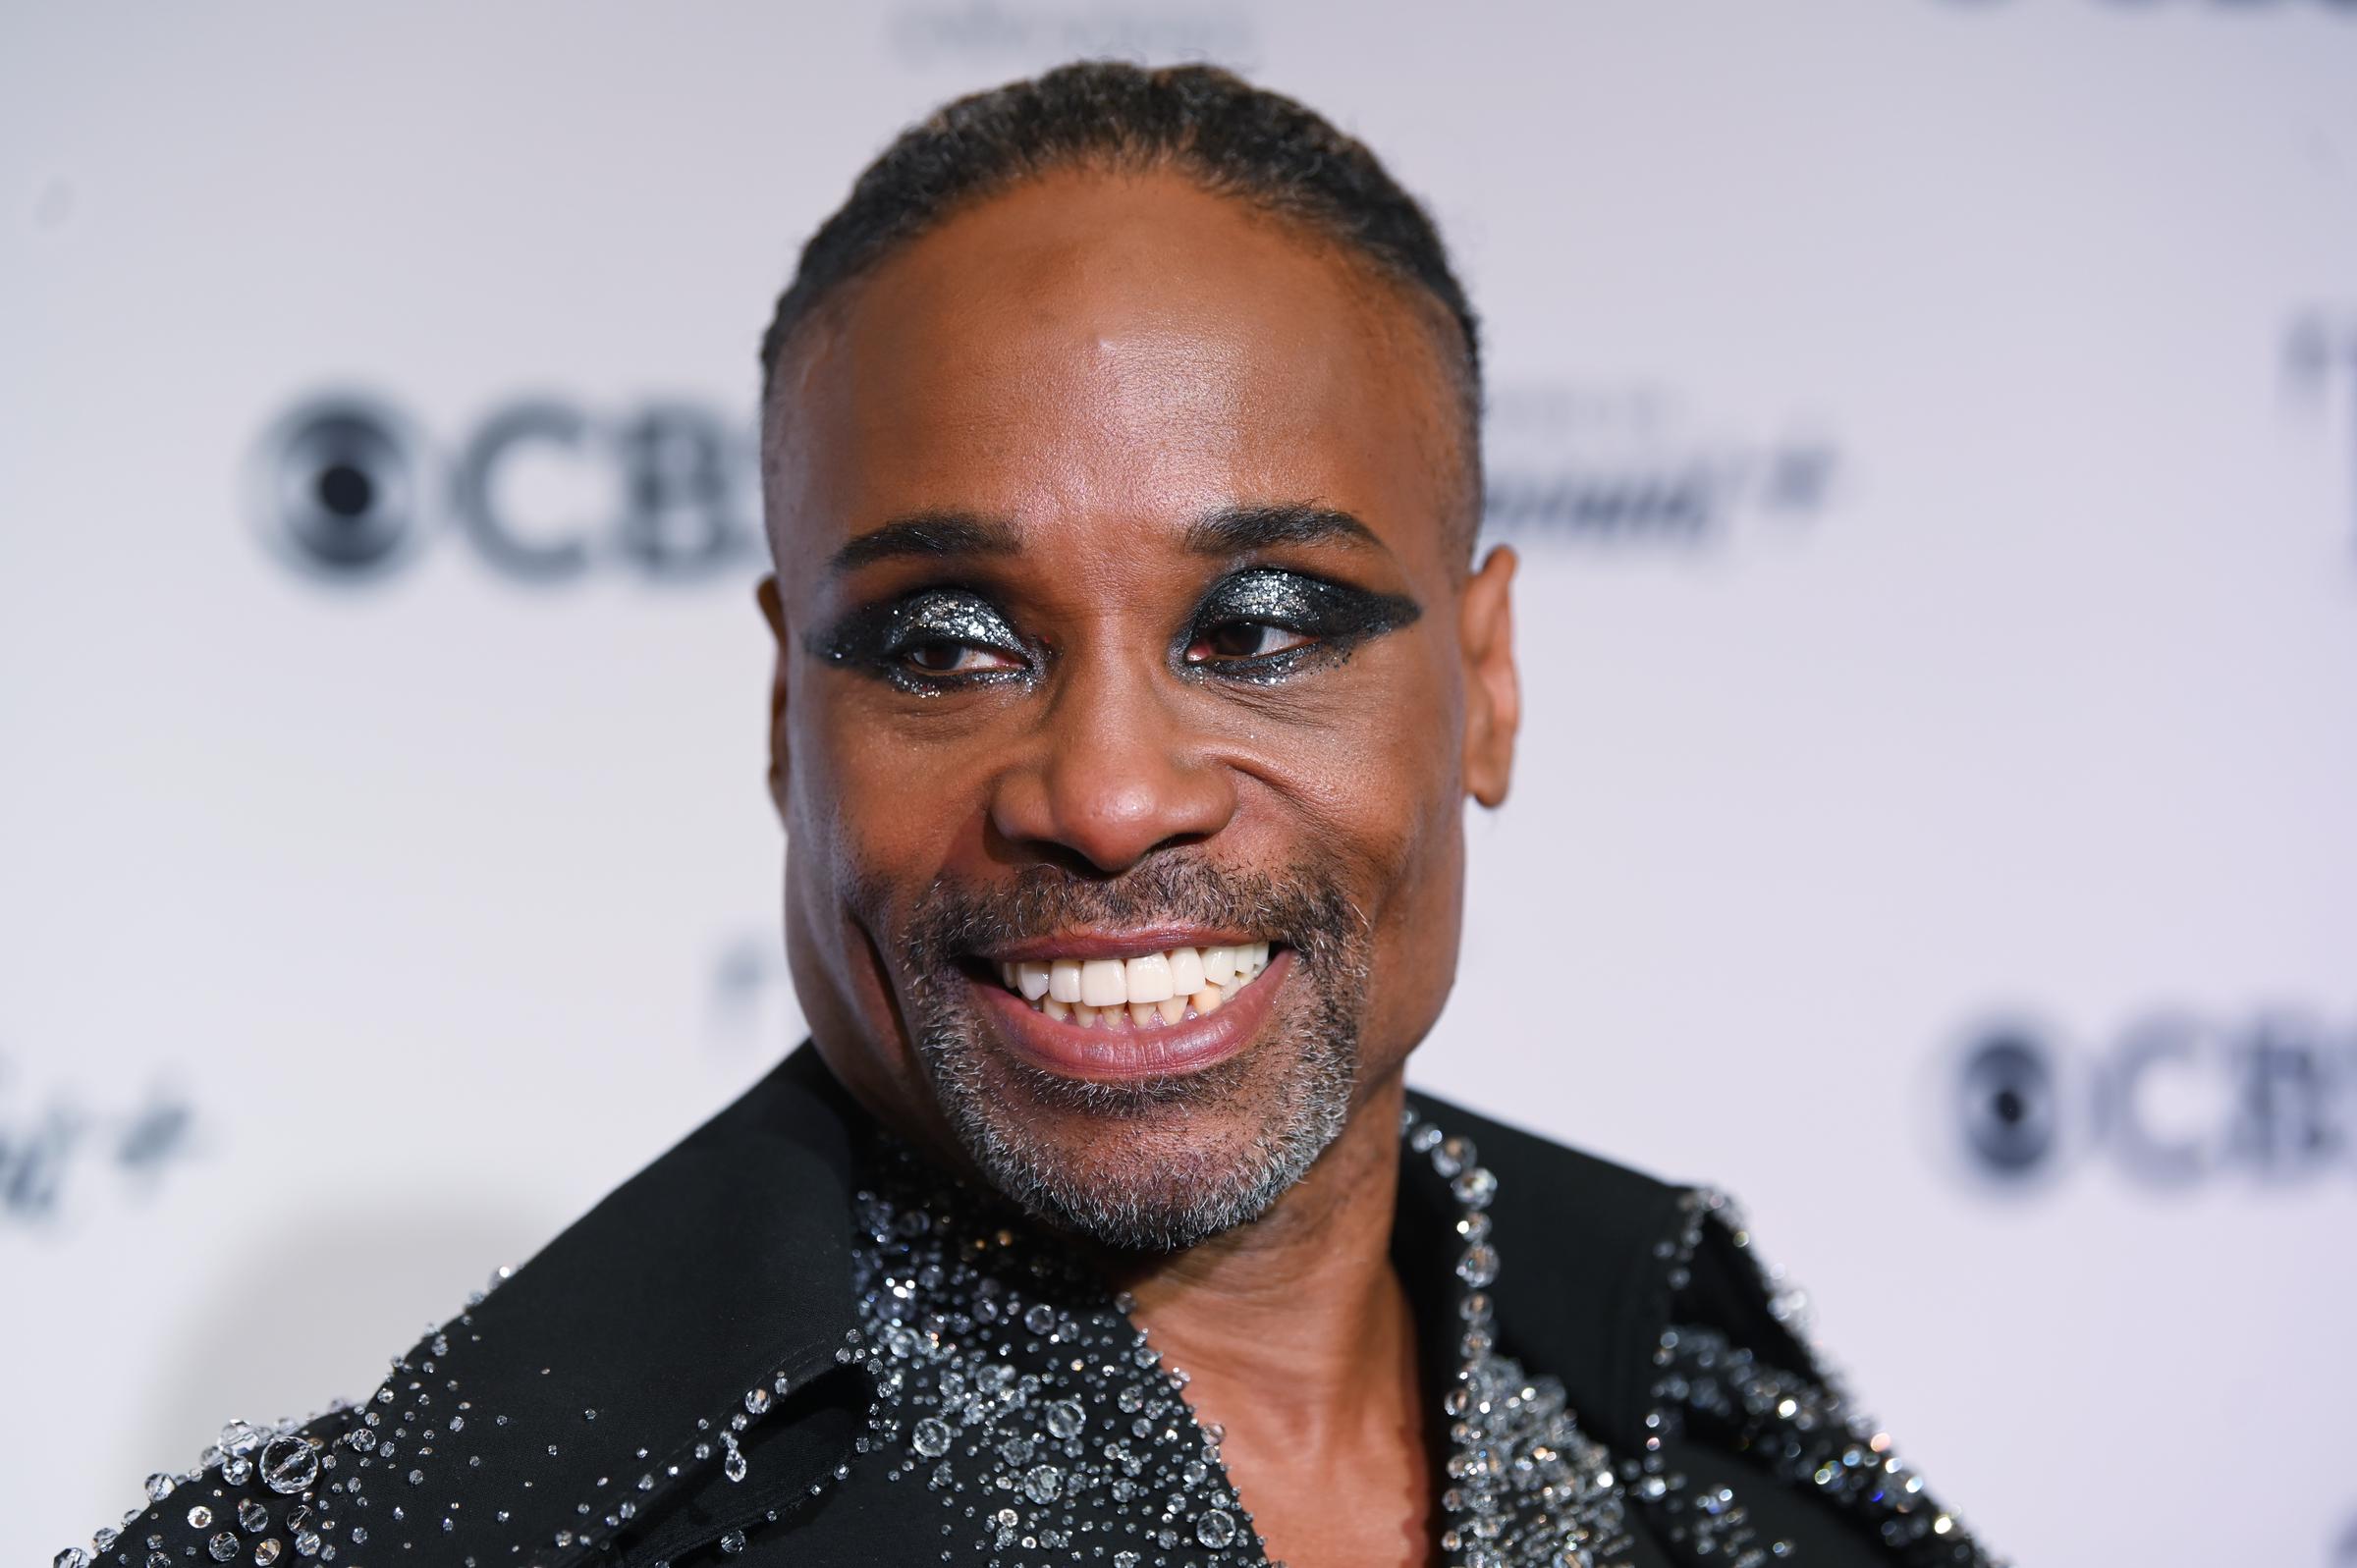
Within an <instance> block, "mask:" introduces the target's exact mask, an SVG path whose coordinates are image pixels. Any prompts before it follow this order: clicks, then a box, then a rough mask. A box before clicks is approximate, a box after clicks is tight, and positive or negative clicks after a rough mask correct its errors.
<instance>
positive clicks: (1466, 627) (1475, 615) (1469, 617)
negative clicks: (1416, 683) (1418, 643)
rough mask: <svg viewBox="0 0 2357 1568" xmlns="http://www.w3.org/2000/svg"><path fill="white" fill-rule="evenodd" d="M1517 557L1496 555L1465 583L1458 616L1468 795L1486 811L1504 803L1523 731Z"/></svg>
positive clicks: (1504, 552)
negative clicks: (1513, 590)
mask: <svg viewBox="0 0 2357 1568" xmlns="http://www.w3.org/2000/svg"><path fill="white" fill-rule="evenodd" d="M1513 580H1514V552H1513V551H1512V550H1511V549H1510V548H1508V547H1507V546H1506V545H1500V546H1499V547H1498V548H1497V549H1495V550H1492V551H1491V552H1490V554H1489V558H1488V559H1487V560H1485V561H1483V562H1482V564H1481V569H1480V570H1478V571H1476V572H1474V573H1473V575H1472V576H1471V577H1469V578H1467V579H1466V581H1465V588H1464V596H1463V599H1462V600H1461V602H1460V607H1459V613H1458V616H1457V642H1458V649H1459V652H1460V653H1461V654H1462V655H1463V658H1464V661H1465V740H1464V758H1465V793H1467V794H1469V795H1471V796H1472V797H1473V798H1474V799H1476V800H1478V801H1480V802H1481V803H1482V804H1483V805H1485V806H1498V805H1502V804H1504V803H1505V800H1506V787H1507V781H1508V780H1509V779H1510V778H1511V777H1512V775H1513V771H1514V735H1515V733H1516V732H1517V731H1518V730H1520V729H1521V728H1522V684H1521V681H1520V679H1519V677H1517V676H1515V674H1514V607H1513V600H1512V597H1511V595H1510V594H1509V593H1508V589H1509V588H1510V587H1511V586H1512V584H1513Z"/></svg>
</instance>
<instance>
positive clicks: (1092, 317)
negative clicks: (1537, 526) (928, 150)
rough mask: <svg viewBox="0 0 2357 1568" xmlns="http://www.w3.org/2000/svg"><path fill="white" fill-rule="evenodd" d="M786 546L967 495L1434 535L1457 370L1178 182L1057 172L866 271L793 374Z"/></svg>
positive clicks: (778, 493)
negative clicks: (1293, 506)
mask: <svg viewBox="0 0 2357 1568" xmlns="http://www.w3.org/2000/svg"><path fill="white" fill-rule="evenodd" d="M783 371H784V374H783V378H782V383H781V392H780V395H779V400H778V407H777V408H776V409H775V410H774V412H773V417H774V418H776V419H777V420H778V421H779V426H778V429H777V431H776V442H775V451H776V457H777V461H776V462H775V463H774V464H773V467H774V469H775V473H774V474H773V477H772V480H771V484H772V497H771V499H772V510H773V514H774V515H773V518H772V526H773V527H776V528H778V529H779V530H780V531H781V538H780V544H781V546H782V547H783V550H782V553H786V552H791V553H792V554H793V555H795V556H804V555H805V554H806V553H809V552H813V551H815V552H819V553H823V552H825V551H827V550H829V549H831V548H832V546H833V545H834V543H836V542H837V541H839V540H840V539H841V538H842V537H843V536H844V535H846V534H848V533H850V532H852V531H856V530H858V529H859V528H861V527H864V526H872V525H873V524H875V523H876V522H878V521H881V520H884V519H885V518H887V517H890V516H892V515H895V514H901V513H904V512H909V511H919V510H926V509H939V508H955V509H959V510H970V511H981V512H987V513H990V514H996V515H1000V516H1004V517H1008V518H1010V519H1012V520H1014V522H1016V523H1017V524H1018V526H1020V527H1021V528H1022V529H1023V530H1024V532H1025V533H1026V535H1029V534H1033V533H1036V532H1040V531H1071V530H1081V531H1085V532H1086V533H1088V534H1089V535H1090V536H1091V537H1093V538H1098V539H1104V540H1106V541H1108V542H1114V541H1118V540H1120V539H1121V538H1122V537H1123V536H1124V535H1127V534H1131V533H1134V532H1135V531H1137V530H1140V529H1150V528H1158V527H1159V528H1168V527H1170V526H1171V525H1172V524H1173V523H1174V522H1175V521H1178V520H1183V519H1184V518H1186V517H1189V516H1193V515H1196V514H1201V513H1203V512H1206V511H1209V510H1211V509H1213V508H1216V507H1219V506H1224V505H1233V504H1238V503H1242V504H1255V503H1316V504H1320V505H1325V506H1330V507H1335V508H1339V509H1342V510H1345V511H1349V512H1352V513H1354V514H1357V515H1359V516H1360V517H1362V518H1364V519H1365V520H1366V521H1367V522H1368V523H1369V525H1370V526H1372V527H1374V528H1375V529H1376V531H1377V532H1378V533H1379V534H1382V535H1384V536H1385V537H1386V539H1387V542H1392V543H1393V544H1394V547H1395V549H1398V548H1400V547H1401V546H1403V545H1407V546H1413V545H1415V544H1416V543H1417V542H1418V541H1419V540H1420V539H1423V538H1425V537H1427V536H1429V539H1430V546H1429V548H1432V549H1435V550H1437V549H1438V542H1439V536H1440V534H1441V533H1442V532H1443V531H1444V518H1445V509H1446V507H1447V504H1448V501H1449V492H1448V485H1447V479H1446V475H1445V473H1444V472H1443V470H1444V469H1445V468H1446V466H1447V453H1448V445H1447V442H1448V437H1447V433H1446V432H1447V429H1448V426H1447V414H1446V412H1445V409H1446V406H1447V402H1448V399H1449V398H1450V396H1451V393H1450V391H1449V386H1448V381H1447V369H1446V367H1445V365H1444V363H1443V361H1442V359H1441V356H1440V353H1439V351H1438V349H1437V347H1436V345H1435V344H1434V342H1433V338H1432V334H1431V332H1430V330H1429V327H1428V325H1427V323H1426V322H1425V321H1424V319H1423V317H1422V316H1421V314H1420V313H1419V310H1418V307H1417V306H1416V305H1415V303H1413V302H1412V301H1411V300H1410V299H1409V298H1408V297H1406V296H1405V294H1404V292H1403V291H1402V290H1400V289H1398V287H1397V286H1395V285H1393V284H1391V283H1389V282H1388V281H1386V280H1383V279H1381V278H1379V277H1377V276H1376V275H1374V274H1373V272H1372V270H1371V269H1370V268H1368V267H1366V266H1364V265H1361V264H1359V263H1357V262H1355V261H1354V260H1352V259H1351V258H1349V257H1347V256H1346V255H1344V254H1343V253H1341V252H1339V251H1338V250H1337V248H1336V247H1335V246H1334V245H1332V244H1331V243H1325V242H1323V241H1320V240H1317V239H1314V238H1311V237H1309V236H1307V235H1306V234H1304V233H1303V232H1302V231H1301V230H1299V229H1297V228H1295V227H1293V226H1292V225H1290V224H1288V223H1286V222H1284V221H1281V220H1278V219H1274V218H1271V217H1268V216H1266V215H1263V214H1261V213H1258V212H1256V211H1254V210H1252V209H1250V208H1247V207H1245V206H1243V205H1242V204H1241V203H1239V202H1237V201H1234V200H1233V199H1230V198H1226V197H1222V196H1217V195H1213V194H1210V193H1208V192H1206V191H1204V190H1202V189H1200V188H1198V187H1197V186H1195V185H1193V184H1192V183H1190V182H1188V181H1186V180H1184V179H1182V178H1180V177H1178V176H1174V175H1168V174H1138V175H1114V174H1106V173H1099V172H1083V171H1072V172H1066V173H1058V174H1053V175H1049V176H1045V177H1042V178H1039V179H1036V180H1033V181H1030V182H1027V183H1025V184H1023V185H1020V186H1018V187H1016V188H1015V189H1013V190H1011V191H1008V192H1006V193H1003V194H1001V195H997V196H994V197H992V198H990V199H988V200H986V201H984V202H982V203H980V204H979V205H977V206H975V207H973V208H971V209H968V210H967V211H965V212H962V213H960V214H959V215H957V216H956V217H954V218H952V219H951V220H949V221H948V222H946V223H944V224H943V225H942V226H941V227H939V228H937V229H935V230H933V231H931V232H930V233H928V234H926V235H925V236H924V237H923V238H921V239H919V240H918V241H916V242H914V243H911V244H909V245H908V246H907V247H905V248H904V249H903V250H902V251H900V252H898V253H897V254H895V255H893V256H892V257H891V258H890V259H889V260H887V261H886V262H885V263H884V264H883V265H882V266H880V267H879V268H878V269H877V270H876V271H875V272H874V273H872V274H871V275H869V276H868V277H867V278H865V279H863V280H861V281H860V282H859V283H857V284H856V285H854V286H852V287H851V288H850V290H849V291H847V293H846V295H845V296H844V297H843V298H842V301H841V302H840V304H839V306H838V307H837V308H836V309H835V310H833V311H831V312H830V313H829V316H828V318H827V319H826V320H825V321H824V322H823V323H821V324H819V325H818V326H817V327H816V330H815V331H813V332H812V333H811V334H810V340H809V342H808V344H807V345H806V346H804V347H803V348H802V349H801V350H800V351H799V352H798V354H796V355H795V356H794V358H793V360H792V362H791V363H790V364H789V365H787V366H785V367H783Z"/></svg>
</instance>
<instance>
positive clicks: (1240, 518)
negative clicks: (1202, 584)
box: [1186, 506, 1387, 556]
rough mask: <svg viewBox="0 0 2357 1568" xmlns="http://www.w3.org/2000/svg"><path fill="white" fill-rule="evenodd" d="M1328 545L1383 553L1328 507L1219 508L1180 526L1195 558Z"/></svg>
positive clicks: (1363, 530) (1370, 533)
mask: <svg viewBox="0 0 2357 1568" xmlns="http://www.w3.org/2000/svg"><path fill="white" fill-rule="evenodd" d="M1328 542H1339V543H1343V544H1351V545H1369V546H1372V547H1374V548H1375V549H1377V550H1385V549H1387V547H1386V546H1385V544H1384V542H1383V541H1382V540H1381V539H1378V538H1377V537H1376V536H1375V530H1374V529H1372V528H1370V527H1368V526H1367V525H1366V524H1365V523H1363V522H1361V521H1359V520H1358V519H1357V518H1356V517H1354V516H1352V515H1350V514H1348V513H1347V512H1337V511H1335V510H1334V509H1333V508H1331V507H1309V506H1277V507H1223V508H1221V509H1220V510H1219V511H1217V512H1214V513H1212V514H1209V515H1207V516H1202V517H1198V518H1196V519H1195V520H1194V521H1193V522H1190V523H1188V524H1187V526H1186V548H1187V549H1189V550H1191V551H1193V552H1195V553H1196V554H1197V555H1206V556H1240V555H1245V554H1248V553H1249V552H1251V551H1254V550H1267V549H1271V548H1273V547H1274V546H1277V545H1303V544H1322V543H1328Z"/></svg>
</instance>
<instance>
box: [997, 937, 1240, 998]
mask: <svg viewBox="0 0 2357 1568" xmlns="http://www.w3.org/2000/svg"><path fill="white" fill-rule="evenodd" d="M1259 940H1260V939H1259V938H1257V937H1247V936H1238V935H1236V934H1235V933H1233V932H1228V931H1213V930H1211V929H1210V928H1208V927H1205V926H1154V927H1149V928H1146V929H1144V930H1130V931H1090V930H1087V929H1085V928H1083V929H1081V930H1077V931H1068V932H1062V933H1059V934H1058V935H1056V936H1053V937H1034V938H1032V939H1030V940H1029V941H1027V942H1011V943H1007V944H1005V945H1004V946H997V947H987V948H979V949H977V950H976V951H975V953H974V956H975V957H977V958H979V959H982V960H983V961H985V962H987V963H992V964H1002V963H1044V962H1046V961H1047V960H1049V959H1051V958H1143V957H1144V956H1145V955H1146V954H1147V953H1150V952H1168V951H1170V950H1171V949H1172V948H1173V947H1240V946H1243V945H1244V944H1245V943H1248V942H1257V941H1259ZM1274 966H1275V960H1274V959H1273V958H1272V960H1271V967H1274ZM1237 995H1239V996H1240V995H1242V993H1240V992H1239V993H1237ZM1214 1016H1217V1015H1216V1014H1215V1015H1214Z"/></svg>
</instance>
